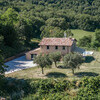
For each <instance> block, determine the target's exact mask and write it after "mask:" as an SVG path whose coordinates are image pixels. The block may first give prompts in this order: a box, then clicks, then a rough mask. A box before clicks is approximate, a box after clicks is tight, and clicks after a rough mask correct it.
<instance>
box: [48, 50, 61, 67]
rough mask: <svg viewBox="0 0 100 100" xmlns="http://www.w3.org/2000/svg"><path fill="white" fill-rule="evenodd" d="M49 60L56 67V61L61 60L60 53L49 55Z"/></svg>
mask: <svg viewBox="0 0 100 100" xmlns="http://www.w3.org/2000/svg"><path fill="white" fill-rule="evenodd" d="M50 58H51V60H52V61H53V62H54V63H55V67H57V61H60V60H61V53H60V52H53V53H50Z"/></svg>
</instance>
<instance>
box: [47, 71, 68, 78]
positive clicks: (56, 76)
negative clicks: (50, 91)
mask: <svg viewBox="0 0 100 100" xmlns="http://www.w3.org/2000/svg"><path fill="white" fill-rule="evenodd" d="M46 76H47V77H49V78H51V77H54V78H60V77H63V78H64V77H67V76H66V74H64V73H61V72H50V73H48V74H47V75H46Z"/></svg>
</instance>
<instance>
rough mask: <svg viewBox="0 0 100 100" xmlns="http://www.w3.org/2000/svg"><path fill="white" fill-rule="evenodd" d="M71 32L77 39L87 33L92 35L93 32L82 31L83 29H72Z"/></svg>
mask: <svg viewBox="0 0 100 100" xmlns="http://www.w3.org/2000/svg"><path fill="white" fill-rule="evenodd" d="M71 32H72V33H73V34H74V36H73V37H74V38H75V39H77V40H79V39H80V38H82V37H84V36H88V35H91V36H93V37H94V32H89V31H84V30H79V29H72V30H71Z"/></svg>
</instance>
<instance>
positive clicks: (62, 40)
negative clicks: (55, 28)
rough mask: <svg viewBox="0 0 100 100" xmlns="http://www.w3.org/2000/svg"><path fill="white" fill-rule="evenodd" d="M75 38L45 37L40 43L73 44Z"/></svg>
mask: <svg viewBox="0 0 100 100" xmlns="http://www.w3.org/2000/svg"><path fill="white" fill-rule="evenodd" d="M74 40H75V39H74V38H43V39H42V41H41V42H40V44H39V45H55V46H71V45H72V44H73V41H74Z"/></svg>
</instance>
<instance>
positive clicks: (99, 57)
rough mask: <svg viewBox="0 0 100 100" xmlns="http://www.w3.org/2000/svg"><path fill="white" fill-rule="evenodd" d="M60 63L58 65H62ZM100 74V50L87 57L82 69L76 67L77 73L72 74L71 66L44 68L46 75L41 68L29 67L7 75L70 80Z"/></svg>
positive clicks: (24, 77)
mask: <svg viewBox="0 0 100 100" xmlns="http://www.w3.org/2000/svg"><path fill="white" fill-rule="evenodd" d="M62 65H63V64H62V63H59V64H58V66H62ZM98 75H100V52H94V54H93V57H91V56H90V57H87V61H86V62H85V63H83V64H82V65H81V66H80V69H75V75H73V74H72V71H71V69H70V68H60V67H59V68H55V67H54V65H53V66H52V68H44V75H43V74H42V73H41V68H38V67H35V68H29V69H25V70H22V71H18V72H14V73H11V74H8V75H6V77H13V78H23V79H33V78H34V79H40V78H42V79H45V78H61V77H62V78H66V79H69V80H73V79H80V78H82V77H84V76H89V77H91V76H98Z"/></svg>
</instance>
